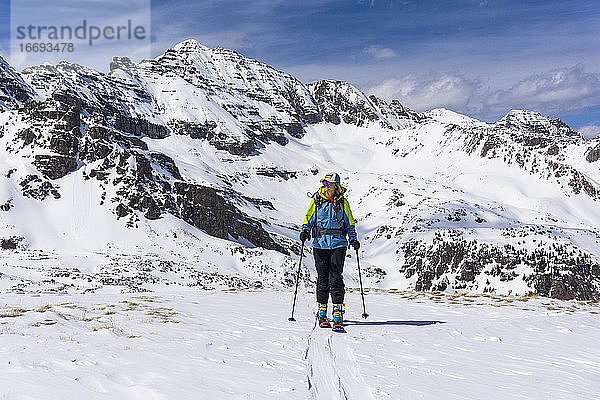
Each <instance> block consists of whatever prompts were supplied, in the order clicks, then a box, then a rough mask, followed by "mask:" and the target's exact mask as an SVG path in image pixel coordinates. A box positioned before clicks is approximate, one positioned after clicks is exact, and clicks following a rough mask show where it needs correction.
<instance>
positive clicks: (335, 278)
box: [300, 173, 360, 331]
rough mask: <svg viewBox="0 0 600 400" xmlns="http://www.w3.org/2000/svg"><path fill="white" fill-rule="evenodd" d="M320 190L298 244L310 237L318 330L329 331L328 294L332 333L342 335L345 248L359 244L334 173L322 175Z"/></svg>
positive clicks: (312, 204) (357, 246)
mask: <svg viewBox="0 0 600 400" xmlns="http://www.w3.org/2000/svg"><path fill="white" fill-rule="evenodd" d="M321 184H322V185H323V186H322V187H320V188H319V190H318V192H317V193H315V195H314V196H313V198H312V200H311V202H310V205H309V206H308V211H306V216H305V217H304V222H303V224H302V232H301V233H300V240H301V241H302V243H304V241H306V240H309V239H310V237H311V234H312V236H313V238H314V239H313V249H314V251H313V254H314V257H315V267H316V269H317V302H318V303H319V311H318V313H317V318H318V319H319V326H320V327H322V328H330V327H331V324H330V323H329V321H328V320H327V303H328V301H329V295H330V294H331V301H332V303H333V330H339V331H343V330H344V328H343V309H342V304H343V303H344V279H343V277H342V272H343V270H344V260H345V258H346V248H347V247H348V248H349V247H350V246H348V241H347V240H346V235H348V238H349V239H350V245H351V246H353V247H354V249H355V250H358V249H359V247H360V243H359V242H358V240H357V237H356V229H355V227H354V218H353V217H352V212H351V211H350V205H349V204H348V200H346V199H345V198H344V192H345V191H346V189H345V188H344V187H342V185H340V176H339V175H338V174H336V173H330V174H327V175H325V178H323V179H321Z"/></svg>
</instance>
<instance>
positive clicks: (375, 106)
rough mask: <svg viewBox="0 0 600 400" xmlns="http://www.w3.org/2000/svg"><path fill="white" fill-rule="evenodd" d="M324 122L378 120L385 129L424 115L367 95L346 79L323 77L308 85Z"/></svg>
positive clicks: (362, 124) (362, 123)
mask: <svg viewBox="0 0 600 400" xmlns="http://www.w3.org/2000/svg"><path fill="white" fill-rule="evenodd" d="M308 87H309V89H310V91H311V93H312V95H313V97H314V99H315V100H316V101H317V103H318V104H319V109H320V111H321V114H322V116H323V119H324V120H325V121H326V122H331V123H334V124H339V123H341V122H344V123H347V124H352V125H356V126H359V127H367V126H369V125H372V124H377V125H379V126H381V127H383V128H387V129H402V128H403V127H405V126H406V125H407V124H409V123H410V122H411V121H413V122H414V121H420V120H422V119H424V116H423V115H421V114H419V113H417V112H415V111H412V110H410V109H408V108H406V107H404V106H403V105H402V104H400V102H399V101H398V100H392V102H391V103H389V104H388V103H387V102H386V101H384V100H382V99H380V98H378V97H376V96H374V95H370V96H368V97H367V96H366V95H365V94H364V93H363V92H361V91H360V90H359V89H357V88H356V87H355V86H353V85H351V84H350V83H348V82H344V81H336V80H322V81H318V82H314V83H311V84H309V85H308Z"/></svg>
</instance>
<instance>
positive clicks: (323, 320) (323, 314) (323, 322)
mask: <svg viewBox="0 0 600 400" xmlns="http://www.w3.org/2000/svg"><path fill="white" fill-rule="evenodd" d="M317 320H318V321H319V326H320V327H321V328H331V324H330V323H329V320H328V319H327V303H319V311H318V312H317Z"/></svg>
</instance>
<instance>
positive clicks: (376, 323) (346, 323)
mask: <svg viewBox="0 0 600 400" xmlns="http://www.w3.org/2000/svg"><path fill="white" fill-rule="evenodd" d="M445 323H446V321H344V325H411V326H426V325H434V324H445Z"/></svg>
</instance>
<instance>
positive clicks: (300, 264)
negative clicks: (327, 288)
mask: <svg viewBox="0 0 600 400" xmlns="http://www.w3.org/2000/svg"><path fill="white" fill-rule="evenodd" d="M303 254H304V241H302V249H301V250H300V262H299V263H298V272H297V273H296V290H295V291H294V304H293V305H292V316H291V317H289V318H288V321H295V320H296V319H295V318H294V309H295V308H296V295H297V294H298V280H299V279H300V267H301V266H302V255H303Z"/></svg>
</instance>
